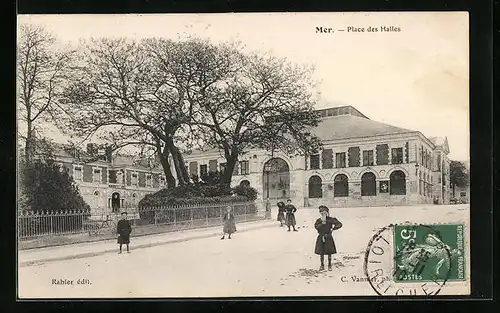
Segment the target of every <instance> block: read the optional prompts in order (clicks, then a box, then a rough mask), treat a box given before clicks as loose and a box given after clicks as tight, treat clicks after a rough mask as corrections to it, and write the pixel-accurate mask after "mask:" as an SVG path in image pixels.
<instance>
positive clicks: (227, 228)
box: [221, 206, 236, 239]
mask: <svg viewBox="0 0 500 313" xmlns="http://www.w3.org/2000/svg"><path fill="white" fill-rule="evenodd" d="M222 220H223V221H224V227H223V229H222V231H223V234H222V238H221V239H224V238H225V236H226V234H228V235H229V236H228V239H231V234H232V233H234V232H236V223H235V221H234V214H233V210H232V208H231V207H230V206H227V207H226V213H225V214H224V217H223V218H222Z"/></svg>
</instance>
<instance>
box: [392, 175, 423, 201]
mask: <svg viewBox="0 0 500 313" xmlns="http://www.w3.org/2000/svg"><path fill="white" fill-rule="evenodd" d="M389 179H390V183H389V190H390V194H391V195H406V175H405V173H403V172H402V171H399V170H398V171H394V172H392V173H391V175H390V176H389ZM424 191H425V189H424Z"/></svg>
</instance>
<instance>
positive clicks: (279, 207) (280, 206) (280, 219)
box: [277, 202, 285, 227]
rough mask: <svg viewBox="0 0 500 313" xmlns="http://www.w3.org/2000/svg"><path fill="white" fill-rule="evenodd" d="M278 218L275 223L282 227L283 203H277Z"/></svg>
mask: <svg viewBox="0 0 500 313" xmlns="http://www.w3.org/2000/svg"><path fill="white" fill-rule="evenodd" d="M277 205H278V218H277V221H278V222H280V227H283V223H284V222H285V203H283V202H278V204H277Z"/></svg>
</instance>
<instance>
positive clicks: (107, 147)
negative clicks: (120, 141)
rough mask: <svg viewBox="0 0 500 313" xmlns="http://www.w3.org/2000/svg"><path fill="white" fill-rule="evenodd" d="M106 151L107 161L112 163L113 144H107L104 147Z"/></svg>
mask: <svg viewBox="0 0 500 313" xmlns="http://www.w3.org/2000/svg"><path fill="white" fill-rule="evenodd" d="M104 153H105V155H106V162H109V163H111V162H112V157H113V149H112V148H111V146H109V145H106V147H105V148H104Z"/></svg>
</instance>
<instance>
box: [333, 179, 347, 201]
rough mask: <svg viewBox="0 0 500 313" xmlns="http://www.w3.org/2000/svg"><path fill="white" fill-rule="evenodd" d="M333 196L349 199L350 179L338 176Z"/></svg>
mask: <svg viewBox="0 0 500 313" xmlns="http://www.w3.org/2000/svg"><path fill="white" fill-rule="evenodd" d="M333 196H334V197H348V196H349V178H347V176H346V175H344V174H338V175H337V176H335V179H334V180H333Z"/></svg>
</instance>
